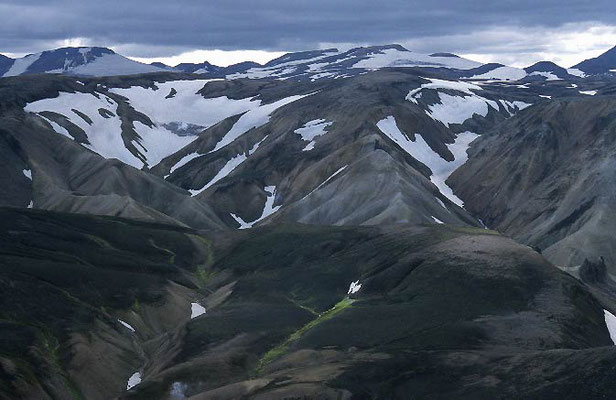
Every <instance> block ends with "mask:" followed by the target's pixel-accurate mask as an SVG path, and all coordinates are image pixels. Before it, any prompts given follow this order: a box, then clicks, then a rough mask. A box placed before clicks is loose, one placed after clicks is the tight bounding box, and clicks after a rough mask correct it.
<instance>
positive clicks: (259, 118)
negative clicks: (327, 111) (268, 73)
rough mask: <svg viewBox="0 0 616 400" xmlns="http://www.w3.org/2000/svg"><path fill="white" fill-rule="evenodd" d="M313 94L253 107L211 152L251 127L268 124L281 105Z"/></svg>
mask: <svg viewBox="0 0 616 400" xmlns="http://www.w3.org/2000/svg"><path fill="white" fill-rule="evenodd" d="M311 94H313V93H310V94H304V95H294V96H289V97H285V98H284V99H281V100H278V101H275V102H273V103H270V104H265V105H260V106H259V107H257V108H253V109H251V110H250V111H248V112H246V113H245V114H244V115H242V116H241V117H240V119H238V120H237V122H236V123H235V124H234V125H233V127H232V128H231V129H230V130H229V132H227V134H226V135H225V136H224V137H223V138H222V139H221V140H220V141H219V142H218V143H216V147H214V149H213V150H211V151H210V153H212V152H215V151H217V150H219V149H221V148H223V147H225V146H226V145H228V144H230V143H233V141H235V140H236V139H237V138H239V137H240V136H242V135H243V134H244V133H246V132H247V131H249V130H250V129H252V128H258V127H260V126H263V125H265V124H267V123H268V122H269V119H270V115H271V114H272V113H273V112H274V111H276V110H277V109H279V108H280V107H282V106H284V105H287V104H289V103H293V102H294V101H297V100H299V99H302V98H304V97H306V96H310V95H311Z"/></svg>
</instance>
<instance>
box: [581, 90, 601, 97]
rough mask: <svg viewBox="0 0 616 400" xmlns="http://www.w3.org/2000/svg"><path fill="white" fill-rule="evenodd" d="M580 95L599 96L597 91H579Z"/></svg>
mask: <svg viewBox="0 0 616 400" xmlns="http://www.w3.org/2000/svg"><path fill="white" fill-rule="evenodd" d="M579 92H580V94H585V95H588V96H594V95H596V94H597V91H596V90H579Z"/></svg>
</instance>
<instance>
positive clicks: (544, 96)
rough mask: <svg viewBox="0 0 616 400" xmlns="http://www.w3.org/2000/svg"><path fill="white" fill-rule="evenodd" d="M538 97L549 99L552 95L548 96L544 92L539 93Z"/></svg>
mask: <svg viewBox="0 0 616 400" xmlns="http://www.w3.org/2000/svg"><path fill="white" fill-rule="evenodd" d="M539 97H543V98H544V99H551V98H552V96H548V95H546V94H540V95H539Z"/></svg>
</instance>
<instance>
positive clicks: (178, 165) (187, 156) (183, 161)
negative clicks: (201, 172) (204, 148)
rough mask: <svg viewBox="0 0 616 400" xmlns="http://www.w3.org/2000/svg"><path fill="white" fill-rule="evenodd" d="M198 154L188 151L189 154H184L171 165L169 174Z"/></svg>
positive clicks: (198, 155)
mask: <svg viewBox="0 0 616 400" xmlns="http://www.w3.org/2000/svg"><path fill="white" fill-rule="evenodd" d="M200 156H201V154H199V153H190V154H187V155H185V156H184V157H182V158H181V159H180V160H179V161H178V162H177V163H175V165H174V166H173V167H171V169H170V170H169V174H172V173H173V171H175V170H176V169H178V168H180V167H183V166H184V165H186V164H188V163H189V162H190V161H192V160H194V159H195V158H197V157H200Z"/></svg>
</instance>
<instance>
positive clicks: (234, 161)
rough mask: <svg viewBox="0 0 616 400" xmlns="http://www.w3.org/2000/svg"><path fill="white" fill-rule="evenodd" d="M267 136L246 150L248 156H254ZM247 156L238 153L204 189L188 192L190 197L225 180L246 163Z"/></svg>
mask: <svg viewBox="0 0 616 400" xmlns="http://www.w3.org/2000/svg"><path fill="white" fill-rule="evenodd" d="M267 136H268V135H265V137H264V138H263V139H261V141H259V142H258V143H255V145H254V146H252V148H251V149H250V150H248V156H251V155H252V154H254V152H255V151H257V149H258V148H259V146H260V145H261V143H263V141H265V139H267ZM248 156H246V154H244V153H240V154H238V155H236V156H235V157H233V158H232V159H230V160H229V161H227V163H226V164H225V165H224V166H223V167H222V168H221V169H220V171H218V173H217V174H216V175H215V176H214V177H213V178H212V179H211V180H210V181H209V182H208V183H206V184H205V186H204V187H202V188H201V189H197V190H195V189H190V190H189V192H190V193H191V195H192V196H196V195H198V194H199V193H201V192H203V191H204V190H205V189H207V188H209V187H211V186H212V185H213V184H215V183H216V182H218V181H219V180H221V179H222V178H225V177H226V176H228V175H229V174H230V173H231V172H232V171H233V170H234V169H236V168H237V167H239V166H240V164H242V163H243V162H244V161H246V160H247V159H248Z"/></svg>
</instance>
